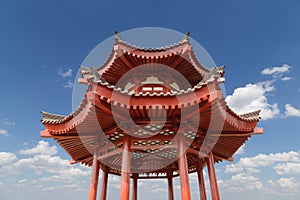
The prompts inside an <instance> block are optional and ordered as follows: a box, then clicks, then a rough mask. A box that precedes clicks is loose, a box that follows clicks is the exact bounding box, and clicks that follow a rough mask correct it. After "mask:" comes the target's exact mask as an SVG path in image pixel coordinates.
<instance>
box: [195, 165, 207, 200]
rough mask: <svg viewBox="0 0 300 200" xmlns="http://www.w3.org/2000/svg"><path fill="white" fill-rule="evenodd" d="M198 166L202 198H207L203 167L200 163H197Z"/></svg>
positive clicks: (203, 199)
mask: <svg viewBox="0 0 300 200" xmlns="http://www.w3.org/2000/svg"><path fill="white" fill-rule="evenodd" d="M196 167H197V174H198V183H199V194H200V200H206V191H205V180H204V176H203V168H202V166H201V165H199V164H197V165H196Z"/></svg>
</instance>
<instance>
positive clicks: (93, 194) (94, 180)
mask: <svg viewBox="0 0 300 200" xmlns="http://www.w3.org/2000/svg"><path fill="white" fill-rule="evenodd" d="M97 157H98V153H97V151H95V152H94V156H93V166H92V175H91V183H90V193H89V200H96V198H97V188H98V178H99V168H100V163H99V161H98V159H97Z"/></svg>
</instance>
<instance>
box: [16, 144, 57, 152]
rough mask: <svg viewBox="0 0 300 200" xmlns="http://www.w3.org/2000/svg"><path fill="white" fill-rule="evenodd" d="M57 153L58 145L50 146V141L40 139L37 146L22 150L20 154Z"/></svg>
mask: <svg viewBox="0 0 300 200" xmlns="http://www.w3.org/2000/svg"><path fill="white" fill-rule="evenodd" d="M56 153H57V148H56V146H50V145H49V143H48V142H45V141H43V140H41V141H39V142H38V144H37V146H36V147H34V148H31V149H25V150H20V154H23V155H31V154H33V155H36V154H43V155H55V154H56Z"/></svg>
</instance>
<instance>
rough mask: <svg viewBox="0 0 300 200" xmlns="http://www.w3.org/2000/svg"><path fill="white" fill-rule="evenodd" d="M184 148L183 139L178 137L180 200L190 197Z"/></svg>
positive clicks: (186, 199) (188, 199)
mask: <svg viewBox="0 0 300 200" xmlns="http://www.w3.org/2000/svg"><path fill="white" fill-rule="evenodd" d="M184 146H185V144H184V137H178V156H179V158H178V167H179V175H180V187H181V199H182V200H190V199H191V195H190V185H189V177H188V164H187V158H186V154H185V153H186V152H185V148H184Z"/></svg>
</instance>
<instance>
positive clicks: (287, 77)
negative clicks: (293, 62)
mask: <svg viewBox="0 0 300 200" xmlns="http://www.w3.org/2000/svg"><path fill="white" fill-rule="evenodd" d="M291 79H292V77H289V76H285V77H282V78H281V80H282V81H289V80H291Z"/></svg>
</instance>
